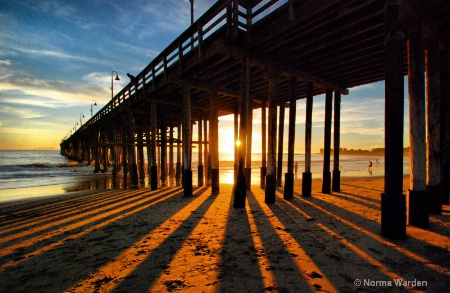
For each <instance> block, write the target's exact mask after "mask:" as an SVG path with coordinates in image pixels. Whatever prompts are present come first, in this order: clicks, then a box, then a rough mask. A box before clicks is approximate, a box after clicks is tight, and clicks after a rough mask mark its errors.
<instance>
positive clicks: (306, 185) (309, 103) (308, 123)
mask: <svg viewBox="0 0 450 293" xmlns="http://www.w3.org/2000/svg"><path fill="white" fill-rule="evenodd" d="M312 111H313V84H312V83H308V85H307V90H306V119H305V172H303V174H302V196H304V197H309V196H311V188H312V174H311V134H312Z"/></svg>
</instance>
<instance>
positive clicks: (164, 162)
mask: <svg viewBox="0 0 450 293" xmlns="http://www.w3.org/2000/svg"><path fill="white" fill-rule="evenodd" d="M160 141H161V186H167V126H166V119H165V118H164V115H161V140H160Z"/></svg>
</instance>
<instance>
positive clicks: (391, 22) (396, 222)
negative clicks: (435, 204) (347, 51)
mask: <svg viewBox="0 0 450 293" xmlns="http://www.w3.org/2000/svg"><path fill="white" fill-rule="evenodd" d="M385 3H386V4H385V10H384V19H385V32H386V36H385V44H384V51H385V60H386V61H385V115H384V117H385V160H384V161H385V172H384V173H385V177H384V193H382V194H381V235H383V236H385V237H388V238H392V239H404V238H406V199H405V195H404V194H403V117H404V106H403V99H404V85H403V52H404V49H405V41H404V33H403V31H402V23H401V21H400V10H401V9H402V8H403V7H402V6H401V5H400V2H395V1H389V0H386V1H385Z"/></svg>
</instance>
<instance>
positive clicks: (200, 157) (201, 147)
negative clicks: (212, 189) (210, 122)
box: [197, 119, 204, 187]
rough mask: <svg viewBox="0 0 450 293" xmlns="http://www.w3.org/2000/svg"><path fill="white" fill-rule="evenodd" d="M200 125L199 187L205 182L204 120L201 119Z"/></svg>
mask: <svg viewBox="0 0 450 293" xmlns="http://www.w3.org/2000/svg"><path fill="white" fill-rule="evenodd" d="M197 125H198V176H197V177H198V187H201V186H203V185H204V182H203V178H204V176H203V138H202V135H203V131H202V129H203V123H202V120H201V119H199V120H198V122H197Z"/></svg>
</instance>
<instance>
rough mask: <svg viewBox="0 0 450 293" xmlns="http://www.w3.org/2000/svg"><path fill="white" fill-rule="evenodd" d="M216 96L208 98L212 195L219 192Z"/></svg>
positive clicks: (214, 94) (215, 93)
mask: <svg viewBox="0 0 450 293" xmlns="http://www.w3.org/2000/svg"><path fill="white" fill-rule="evenodd" d="M217 103H218V94H217V92H216V91H212V92H211V98H210V110H209V113H210V118H209V127H210V129H209V144H210V145H209V146H210V157H211V160H210V161H211V189H212V193H213V194H218V193H219V192H220V187H219V186H220V182H219V115H218V114H219V113H218V110H219V109H218V107H217Z"/></svg>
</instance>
